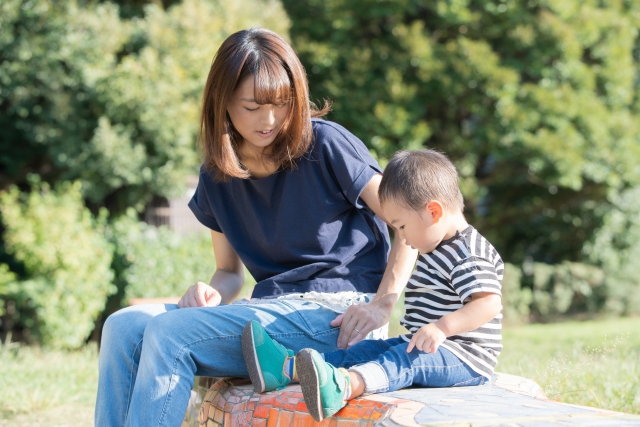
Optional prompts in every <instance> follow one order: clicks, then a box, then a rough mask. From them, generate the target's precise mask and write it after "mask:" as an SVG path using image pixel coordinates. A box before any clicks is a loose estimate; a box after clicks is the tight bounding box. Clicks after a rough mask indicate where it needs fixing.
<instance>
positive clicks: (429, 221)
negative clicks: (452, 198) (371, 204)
mask: <svg viewBox="0 0 640 427" xmlns="http://www.w3.org/2000/svg"><path fill="white" fill-rule="evenodd" d="M382 211H383V213H384V216H385V218H386V220H387V221H389V223H390V224H391V226H392V227H394V228H395V230H396V232H397V233H398V234H397V235H396V237H397V236H398V235H399V236H400V237H401V238H402V239H404V240H405V243H406V244H407V245H409V246H411V247H412V248H413V249H417V250H418V251H419V252H420V253H421V254H427V253H430V252H433V250H434V249H435V248H436V247H437V246H438V245H439V244H440V242H441V241H442V240H443V238H444V236H445V235H446V227H445V226H444V222H445V221H442V215H443V210H442V205H441V204H440V203H439V202H435V201H434V202H429V203H427V205H426V206H425V207H424V209H423V210H421V211H415V210H413V209H407V208H404V207H403V206H401V205H400V204H399V203H397V202H396V201H394V200H389V201H387V202H386V203H384V204H383V205H382Z"/></svg>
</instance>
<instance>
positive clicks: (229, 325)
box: [95, 300, 340, 427]
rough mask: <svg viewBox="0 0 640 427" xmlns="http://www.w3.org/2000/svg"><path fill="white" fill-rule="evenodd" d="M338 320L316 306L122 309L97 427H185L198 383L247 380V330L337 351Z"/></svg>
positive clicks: (107, 341)
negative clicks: (252, 324)
mask: <svg viewBox="0 0 640 427" xmlns="http://www.w3.org/2000/svg"><path fill="white" fill-rule="evenodd" d="M336 316H337V314H336V313H335V312H334V311H331V310H329V309H327V308H325V307H323V306H321V305H319V304H317V303H315V302H310V301H304V300H301V301H298V300H287V301H282V300H277V301H276V300H274V301H273V302H269V303H267V304H259V305H251V304H247V305H223V306H219V307H202V308H185V309H178V306H177V305H170V304H166V305H164V304H153V305H143V306H132V307H128V308H125V309H122V310H120V311H118V312H116V313H114V314H112V315H111V316H109V318H108V319H107V321H106V322H105V325H104V329H103V333H102V342H101V348H100V360H99V373H100V377H99V382H98V395H97V401H96V413H95V425H96V426H98V427H116V426H117V427H121V426H131V427H156V426H158V427H159V426H170V427H179V426H180V424H181V422H182V419H183V417H184V414H185V411H186V409H187V404H188V401H189V397H190V395H191V388H192V386H193V382H194V377H195V376H196V375H201V376H212V377H216V376H237V377H245V378H248V374H247V369H246V367H245V364H244V360H243V358H242V346H241V335H242V329H243V328H244V326H245V325H246V324H247V322H248V321H250V320H257V321H259V322H260V323H261V324H262V325H264V327H265V328H266V330H267V332H268V333H269V335H270V336H272V337H273V338H275V339H276V340H278V341H279V342H281V343H282V344H283V345H284V346H286V347H287V348H290V349H293V350H294V351H296V352H297V351H299V350H301V349H303V348H305V347H311V348H315V349H317V350H318V351H321V352H328V351H333V350H335V349H336V348H337V347H336V343H337V339H338V334H339V331H340V329H339V328H333V327H331V325H330V324H329V322H331V321H332V320H333V319H335V317H336Z"/></svg>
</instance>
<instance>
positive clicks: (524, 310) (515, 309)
mask: <svg viewBox="0 0 640 427" xmlns="http://www.w3.org/2000/svg"><path fill="white" fill-rule="evenodd" d="M521 282H522V270H520V268H518V267H516V266H515V265H513V264H509V263H505V265H504V279H503V280H502V314H503V316H504V320H505V322H506V323H509V324H519V323H527V322H528V321H529V314H530V313H531V301H532V299H533V298H532V294H531V289H529V288H527V287H522V286H521Z"/></svg>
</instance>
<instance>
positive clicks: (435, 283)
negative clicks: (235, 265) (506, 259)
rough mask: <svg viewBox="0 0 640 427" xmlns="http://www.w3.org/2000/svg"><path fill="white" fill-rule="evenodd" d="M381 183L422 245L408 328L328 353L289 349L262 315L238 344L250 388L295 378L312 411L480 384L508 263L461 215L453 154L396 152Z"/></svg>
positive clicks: (393, 219)
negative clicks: (370, 397)
mask: <svg viewBox="0 0 640 427" xmlns="http://www.w3.org/2000/svg"><path fill="white" fill-rule="evenodd" d="M378 193H379V196H380V202H381V204H382V211H383V213H384V216H385V220H386V221H387V222H388V223H389V224H390V225H391V226H392V227H394V229H395V230H396V238H401V239H404V240H405V243H406V244H407V245H410V246H411V247H412V248H415V249H418V251H419V252H420V256H419V258H418V262H417V265H416V269H415V271H414V272H413V275H412V277H411V279H410V280H409V283H408V284H407V287H406V292H405V309H406V314H405V316H404V318H403V319H402V320H401V324H402V325H403V326H404V327H406V328H407V329H408V330H409V331H410V332H411V333H410V334H408V335H405V336H401V337H398V338H390V339H387V340H365V341H361V342H359V343H357V344H355V345H354V346H352V347H350V348H348V349H346V350H338V351H334V352H330V353H325V354H319V353H318V352H316V351H315V350H312V349H303V350H301V351H300V352H299V353H298V354H297V356H293V352H292V351H291V350H287V349H285V348H284V347H282V346H281V345H280V344H279V343H278V342H276V341H275V340H273V339H271V338H270V337H269V336H268V335H267V334H266V332H265V331H264V329H263V328H262V327H261V326H260V324H259V323H257V322H255V321H252V322H249V323H248V324H247V326H246V327H245V329H244V331H243V335H242V351H243V355H244V358H245V361H246V363H247V368H248V370H249V374H250V377H251V381H252V382H253V384H254V388H255V389H256V391H258V392H263V391H268V390H273V389H277V388H282V387H284V386H286V385H287V384H288V383H289V381H290V380H291V379H293V380H297V381H299V382H300V385H301V387H302V392H303V394H304V399H305V403H306V405H307V408H308V409H309V413H310V414H311V416H312V417H313V418H314V419H315V420H316V421H322V419H323V418H325V417H329V416H331V415H333V414H334V413H336V412H337V411H338V410H340V408H342V407H343V406H345V405H346V403H347V401H348V400H350V399H353V398H355V397H358V396H360V395H361V394H363V393H382V392H387V391H394V390H398V389H401V388H404V387H408V386H411V385H416V386H420V387H457V386H473V385H480V384H483V383H484V382H485V381H487V380H489V379H490V378H491V375H492V374H493V369H494V367H495V365H496V362H497V359H496V358H497V357H498V355H499V354H500V351H501V350H502V344H501V339H502V335H501V319H502V314H501V313H500V311H501V309H502V305H501V297H500V295H501V293H500V289H501V282H502V275H503V270H504V265H503V262H502V260H501V258H500V255H498V253H497V252H496V250H495V249H494V248H493V246H492V245H491V244H490V243H489V242H488V241H487V240H486V239H485V238H484V237H482V236H481V235H480V234H479V233H478V232H477V231H476V230H475V229H474V228H473V227H472V226H470V225H469V224H467V222H466V220H465V218H464V215H463V213H462V211H463V208H464V205H463V199H462V194H461V193H460V189H459V187H458V174H457V172H456V169H455V167H454V166H453V164H452V163H451V162H450V161H449V159H448V158H447V157H446V156H444V155H443V154H440V153H438V152H435V151H432V150H419V151H403V152H399V153H397V154H396V155H395V156H394V157H393V159H392V160H391V162H390V163H389V165H388V166H387V168H386V169H385V171H384V175H383V178H382V182H381V183H380V188H379V190H378ZM336 367H338V368H336ZM345 368H347V369H348V370H346V369H345Z"/></svg>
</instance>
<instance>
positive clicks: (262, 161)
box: [238, 143, 278, 178]
mask: <svg viewBox="0 0 640 427" xmlns="http://www.w3.org/2000/svg"><path fill="white" fill-rule="evenodd" d="M270 152H271V146H267V147H264V148H260V147H255V146H252V145H251V144H247V143H243V144H242V145H240V149H239V150H238V157H239V158H240V162H241V163H242V165H243V166H244V167H245V169H247V170H248V171H249V173H250V174H251V177H252V178H264V177H267V176H269V175H271V174H273V173H275V172H276V171H277V170H278V165H276V164H274V163H273V162H271V161H269V160H268V158H265V155H269V154H270Z"/></svg>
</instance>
